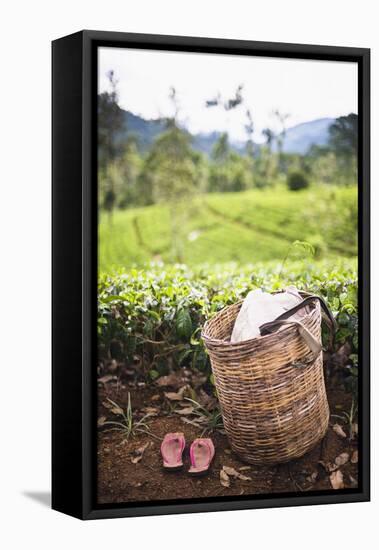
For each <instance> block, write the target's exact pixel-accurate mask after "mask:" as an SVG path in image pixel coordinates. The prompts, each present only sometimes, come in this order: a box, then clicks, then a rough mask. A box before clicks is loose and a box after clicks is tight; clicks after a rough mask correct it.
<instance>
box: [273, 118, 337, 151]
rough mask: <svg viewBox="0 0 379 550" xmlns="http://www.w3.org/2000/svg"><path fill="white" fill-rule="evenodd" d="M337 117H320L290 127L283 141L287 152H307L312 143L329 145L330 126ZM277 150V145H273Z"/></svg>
mask: <svg viewBox="0 0 379 550" xmlns="http://www.w3.org/2000/svg"><path fill="white" fill-rule="evenodd" d="M334 121H335V118H319V119H316V120H311V121H310V122H303V123H302V124H297V125H296V126H292V128H288V130H287V132H286V137H285V139H284V143H283V151H284V152H285V153H297V154H300V155H303V154H305V153H306V152H307V151H308V149H309V148H310V147H311V145H319V146H322V145H327V143H328V139H329V128H330V125H331V124H333V122H334ZM273 149H274V150H275V145H274V147H273Z"/></svg>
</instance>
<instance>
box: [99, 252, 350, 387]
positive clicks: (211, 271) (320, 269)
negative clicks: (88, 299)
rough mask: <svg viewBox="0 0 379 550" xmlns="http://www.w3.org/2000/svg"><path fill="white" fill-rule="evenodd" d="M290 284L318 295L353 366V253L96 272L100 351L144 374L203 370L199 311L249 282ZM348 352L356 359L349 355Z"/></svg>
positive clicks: (239, 295)
mask: <svg viewBox="0 0 379 550" xmlns="http://www.w3.org/2000/svg"><path fill="white" fill-rule="evenodd" d="M289 284H293V285H296V286H297V287H298V288H299V289H303V290H307V291H308V292H312V293H315V294H319V295H320V296H323V297H324V298H325V300H326V301H327V303H328V305H329V307H330V308H331V310H332V312H333V314H334V316H335V318H336V320H337V324H338V331H337V334H336V338H335V346H336V347H337V348H338V347H340V346H341V345H342V344H344V343H345V342H348V343H349V347H350V349H351V354H352V359H351V365H349V368H350V367H351V368H352V369H353V371H352V372H353V373H355V372H356V371H355V370H354V369H356V368H357V366H356V354H357V346H358V318H357V272H356V266H355V261H353V260H346V261H344V263H341V264H340V265H338V264H337V262H334V263H333V264H330V263H326V262H318V263H310V264H309V265H306V266H305V265H304V262H298V263H292V264H291V265H289V266H288V267H283V266H279V265H278V263H275V264H271V265H270V264H261V265H254V266H253V265H250V266H244V267H243V268H241V267H238V266H237V265H235V264H228V265H222V266H221V265H220V266H212V267H211V266H203V267H198V268H194V269H191V268H189V267H187V266H184V265H175V266H166V265H163V264H155V265H151V266H149V267H148V268H147V269H145V270H142V269H131V270H129V271H119V272H117V273H115V274H114V275H112V276H111V275H106V274H104V275H101V276H100V278H99V284H98V343H99V354H100V358H106V357H108V358H110V357H112V356H113V355H114V354H115V353H116V352H115V351H114V350H117V354H118V357H117V358H122V360H124V361H125V362H132V361H136V360H138V363H139V364H140V365H141V375H144V376H145V375H146V376H149V377H150V378H151V379H154V378H156V377H158V376H159V375H161V374H165V373H166V372H167V371H168V370H169V369H170V368H178V367H181V366H191V367H193V368H196V369H199V370H200V371H203V372H205V373H207V374H209V372H210V370H209V369H210V365H209V358H208V356H207V354H206V352H205V349H204V346H203V343H202V341H201V337H200V333H201V328H202V326H203V324H204V322H205V320H206V319H208V318H209V317H211V316H212V315H213V314H214V313H215V312H217V311H219V310H220V309H222V308H223V307H225V306H227V305H229V304H233V303H235V302H237V301H239V300H241V299H243V298H244V296H246V294H247V293H248V292H249V291H250V290H252V289H255V288H262V290H264V291H276V290H279V289H282V288H284V287H285V286H286V285H289ZM354 358H355V359H354Z"/></svg>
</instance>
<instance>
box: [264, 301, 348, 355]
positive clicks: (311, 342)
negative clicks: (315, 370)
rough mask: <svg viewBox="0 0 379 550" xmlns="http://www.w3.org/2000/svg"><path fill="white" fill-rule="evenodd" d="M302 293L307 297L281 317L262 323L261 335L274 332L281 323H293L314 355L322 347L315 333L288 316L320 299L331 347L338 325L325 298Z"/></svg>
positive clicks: (330, 346)
mask: <svg viewBox="0 0 379 550" xmlns="http://www.w3.org/2000/svg"><path fill="white" fill-rule="evenodd" d="M302 294H304V295H306V298H304V300H303V301H302V302H299V303H298V304H296V305H295V306H294V307H292V308H291V309H289V310H287V311H285V312H284V313H282V314H281V315H279V317H277V318H276V319H275V320H274V321H270V322H269V323H264V324H263V325H261V326H260V327H259V331H260V333H261V336H266V335H267V334H272V333H273V332H275V331H276V330H277V329H278V328H279V327H280V326H281V325H292V324H294V325H297V327H298V330H299V333H300V334H301V336H302V337H303V338H304V340H305V342H306V344H307V345H308V347H309V348H310V350H311V351H312V353H313V354H314V355H318V354H319V353H320V351H321V349H322V346H321V344H320V343H319V342H318V341H317V340H316V338H315V337H314V336H313V334H311V332H309V330H308V329H307V328H306V327H305V326H304V325H303V324H302V323H301V322H300V321H297V320H293V319H290V320H288V318H289V317H291V316H292V315H293V314H294V313H296V312H297V311H299V309H302V308H303V307H305V306H307V305H309V304H312V303H313V302H314V300H318V301H319V302H320V305H321V310H322V318H323V320H324V321H325V323H326V324H327V326H328V328H329V334H330V340H329V349H331V348H332V347H333V341H334V334H335V332H336V327H337V325H336V321H335V319H334V317H333V315H332V313H331V311H330V309H329V308H328V306H327V305H326V302H325V301H324V299H323V298H321V297H320V296H316V295H313V294H308V293H307V292H303V293H302Z"/></svg>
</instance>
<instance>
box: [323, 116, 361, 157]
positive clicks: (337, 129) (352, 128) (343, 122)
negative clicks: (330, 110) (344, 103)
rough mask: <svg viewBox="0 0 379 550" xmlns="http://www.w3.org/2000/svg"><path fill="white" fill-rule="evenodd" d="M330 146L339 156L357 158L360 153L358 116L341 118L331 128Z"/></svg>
mask: <svg viewBox="0 0 379 550" xmlns="http://www.w3.org/2000/svg"><path fill="white" fill-rule="evenodd" d="M329 145H330V147H331V148H332V149H333V150H334V151H335V152H336V154H337V156H344V157H351V156H356V155H357V151H358V116H357V115H355V114H354V113H350V114H349V115H347V116H341V117H339V118H337V119H336V120H335V122H334V123H333V124H332V125H331V126H330V128H329Z"/></svg>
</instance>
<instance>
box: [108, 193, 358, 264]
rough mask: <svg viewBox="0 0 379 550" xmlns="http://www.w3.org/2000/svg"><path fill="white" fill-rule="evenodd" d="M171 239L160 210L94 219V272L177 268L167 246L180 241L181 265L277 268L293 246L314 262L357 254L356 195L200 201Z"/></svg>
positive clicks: (232, 196) (231, 196)
mask: <svg viewBox="0 0 379 550" xmlns="http://www.w3.org/2000/svg"><path fill="white" fill-rule="evenodd" d="M179 216H180V219H181V221H180V225H179V227H178V229H177V233H178V234H177V235H175V231H174V235H173V228H172V226H171V221H170V220H171V218H170V211H169V208H168V206H166V205H153V206H148V207H144V208H135V209H129V210H119V211H116V212H114V213H113V214H112V218H109V216H108V215H107V214H101V215H100V224H99V269H100V272H110V271H113V270H114V269H119V268H126V269H129V268H131V267H132V266H142V265H143V264H146V263H147V262H151V261H152V260H162V261H164V262H168V263H170V262H174V261H177V260H178V258H176V257H175V256H174V255H173V245H172V243H173V238H180V240H181V245H180V247H181V258H180V260H181V262H182V263H186V264H189V265H199V264H204V263H210V264H212V263H224V262H230V261H234V262H237V263H239V264H247V263H254V262H258V261H259V262H261V261H269V260H278V261H282V260H283V258H285V256H286V255H287V253H288V250H289V247H290V246H291V243H293V242H294V241H296V240H301V241H307V242H309V243H310V244H312V245H313V247H314V249H315V255H316V259H332V260H333V258H337V257H339V258H341V257H345V258H350V257H354V256H356V254H357V239H356V234H357V188H356V187H350V188H346V187H345V188H338V187H331V186H328V187H323V186H318V187H316V186H315V187H312V188H310V189H307V190H304V191H299V192H291V191H288V190H287V189H286V188H284V187H283V188H280V187H277V188H275V189H271V190H263V191H262V190H252V191H246V192H239V193H222V194H221V193H220V194H219V193H215V194H208V195H202V196H199V197H197V198H196V199H195V200H193V201H192V202H191V203H190V204H188V205H187V207H186V210H185V211H183V213H182V215H181V214H179Z"/></svg>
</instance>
